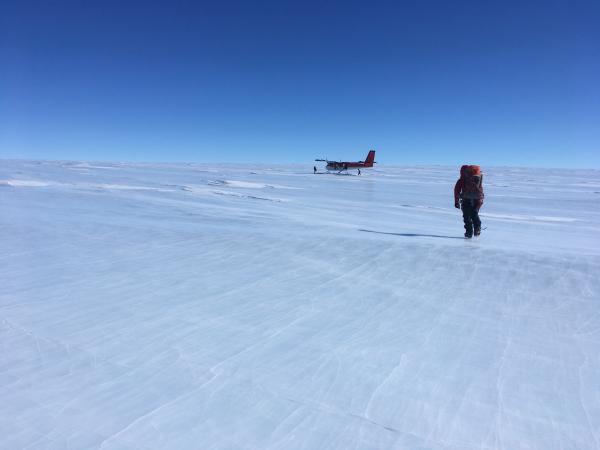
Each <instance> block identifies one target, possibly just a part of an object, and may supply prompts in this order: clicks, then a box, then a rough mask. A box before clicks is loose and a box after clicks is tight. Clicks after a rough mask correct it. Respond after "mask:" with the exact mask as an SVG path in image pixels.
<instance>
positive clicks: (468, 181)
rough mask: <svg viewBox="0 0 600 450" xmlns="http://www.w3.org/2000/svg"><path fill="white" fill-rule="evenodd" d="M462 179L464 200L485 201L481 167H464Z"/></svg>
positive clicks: (461, 174) (462, 168)
mask: <svg viewBox="0 0 600 450" xmlns="http://www.w3.org/2000/svg"><path fill="white" fill-rule="evenodd" d="M460 177H461V179H462V180H463V187H462V198H464V199H470V200H481V199H483V174H482V173H481V168H480V167H479V166H475V165H471V166H468V165H465V166H462V167H461V168H460Z"/></svg>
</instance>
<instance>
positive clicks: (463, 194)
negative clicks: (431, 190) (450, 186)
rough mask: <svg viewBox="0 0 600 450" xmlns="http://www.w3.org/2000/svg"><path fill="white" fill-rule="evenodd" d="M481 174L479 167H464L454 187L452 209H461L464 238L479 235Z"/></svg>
mask: <svg viewBox="0 0 600 450" xmlns="http://www.w3.org/2000/svg"><path fill="white" fill-rule="evenodd" d="M483 198H484V194H483V174H482V173H481V168H480V167H479V166H469V165H464V166H462V167H461V168H460V178H459V179H458V181H457V182H456V184H455V185H454V207H455V208H459V209H462V215H463V221H464V223H465V238H467V239H470V238H472V237H473V235H475V236H479V235H480V234H481V219H480V218H479V209H480V208H481V206H482V205H483Z"/></svg>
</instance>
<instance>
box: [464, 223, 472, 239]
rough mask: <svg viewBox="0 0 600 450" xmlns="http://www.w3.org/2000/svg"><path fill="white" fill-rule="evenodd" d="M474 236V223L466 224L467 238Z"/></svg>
mask: <svg viewBox="0 0 600 450" xmlns="http://www.w3.org/2000/svg"><path fill="white" fill-rule="evenodd" d="M472 237H473V225H465V238H467V239H471V238H472Z"/></svg>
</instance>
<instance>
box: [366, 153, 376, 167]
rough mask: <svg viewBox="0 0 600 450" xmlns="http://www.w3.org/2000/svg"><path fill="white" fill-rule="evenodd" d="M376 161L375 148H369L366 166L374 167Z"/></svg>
mask: <svg viewBox="0 0 600 450" xmlns="http://www.w3.org/2000/svg"><path fill="white" fill-rule="evenodd" d="M374 162H375V150H369V154H368V155H367V159H365V167H373V163H374Z"/></svg>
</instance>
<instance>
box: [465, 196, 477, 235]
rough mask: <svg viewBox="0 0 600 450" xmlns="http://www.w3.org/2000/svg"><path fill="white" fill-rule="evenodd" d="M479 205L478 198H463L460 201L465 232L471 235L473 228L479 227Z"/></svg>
mask: <svg viewBox="0 0 600 450" xmlns="http://www.w3.org/2000/svg"><path fill="white" fill-rule="evenodd" d="M479 206H480V202H479V201H478V200H469V199H463V201H462V213H463V220H464V222H465V230H466V232H467V234H469V235H473V228H479V229H480V228H481V220H479Z"/></svg>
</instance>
